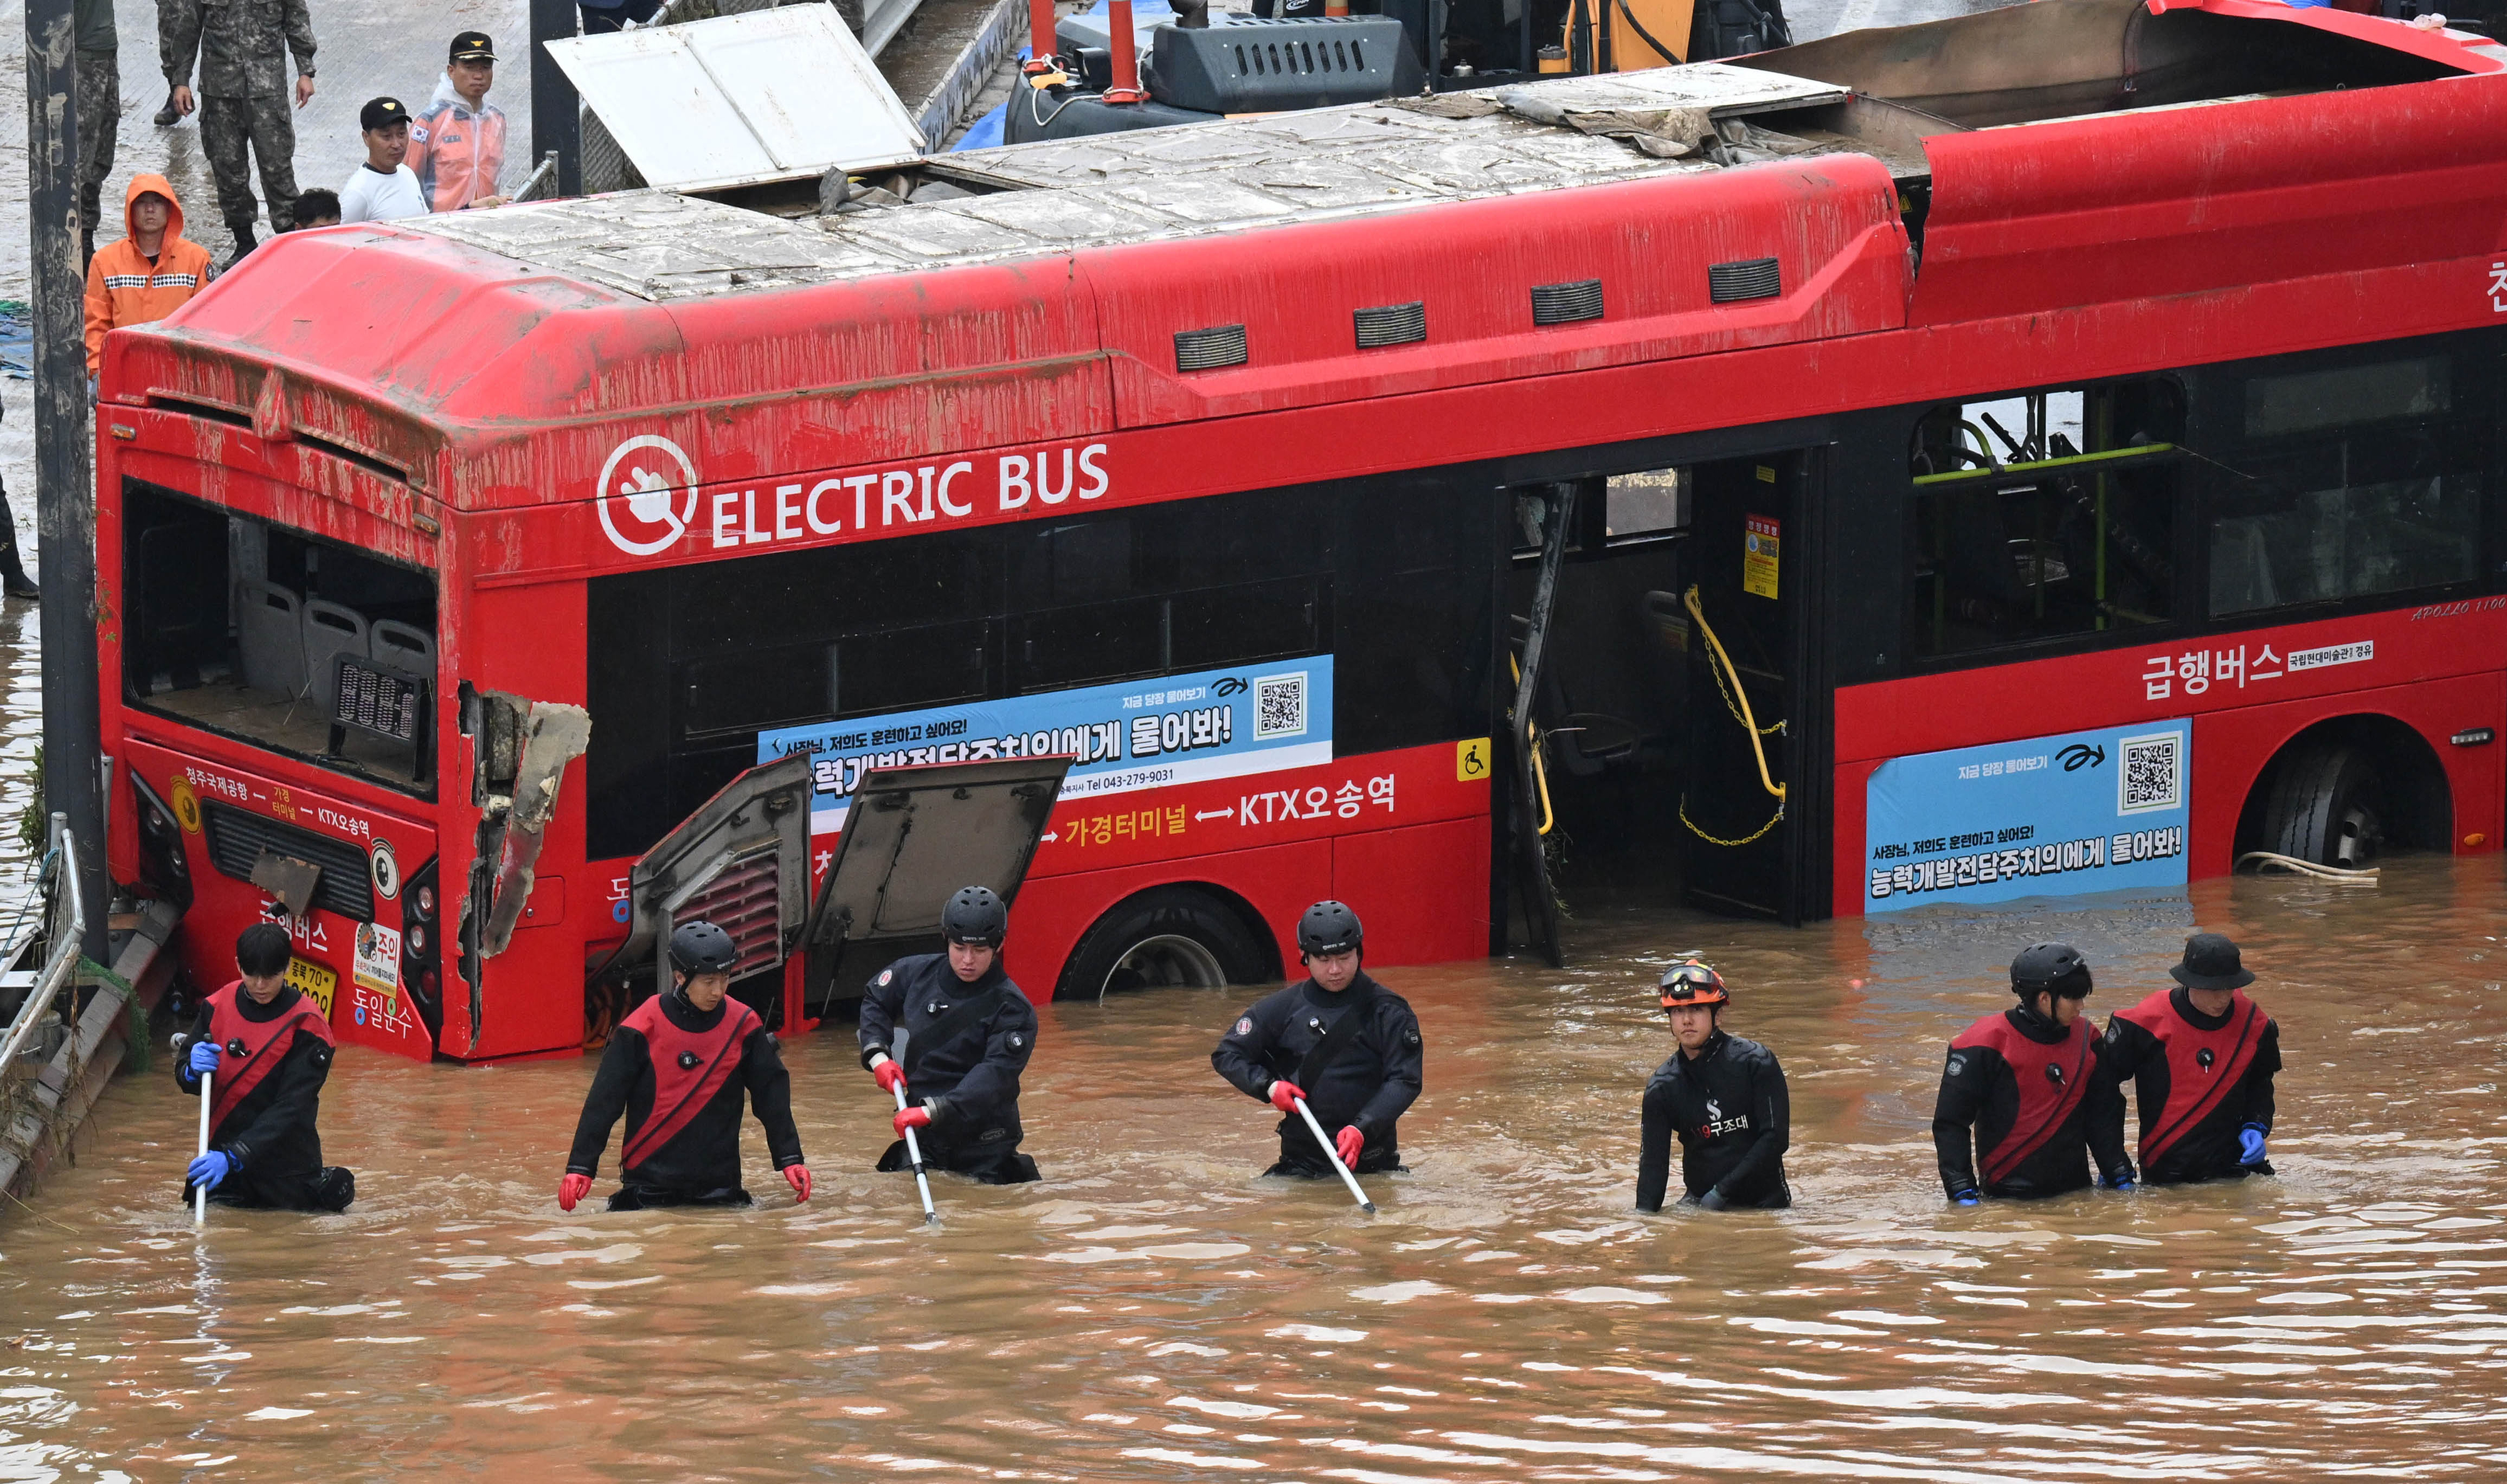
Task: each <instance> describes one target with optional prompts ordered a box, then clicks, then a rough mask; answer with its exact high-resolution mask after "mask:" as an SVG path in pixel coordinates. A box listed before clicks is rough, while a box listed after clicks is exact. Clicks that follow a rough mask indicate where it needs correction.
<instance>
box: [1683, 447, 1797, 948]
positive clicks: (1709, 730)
mask: <svg viewBox="0 0 2507 1484" xmlns="http://www.w3.org/2000/svg"><path fill="white" fill-rule="evenodd" d="M1820 462H1821V457H1820V453H1819V452H1818V451H1817V450H1797V451H1791V452H1781V453H1769V454H1757V455H1751V456H1745V457H1741V458H1728V459H1720V460H1716V461H1714V462H1710V463H1700V464H1698V465H1696V466H1694V468H1693V469H1692V471H1691V489H1692V496H1691V498H1692V504H1691V509H1690V524H1689V530H1690V541H1689V574H1690V579H1691V580H1690V583H1689V587H1688V588H1687V589H1686V590H1685V591H1684V592H1683V593H1682V594H1681V599H1682V606H1683V607H1684V608H1685V609H1686V610H1687V617H1688V618H1689V623H1690V627H1691V634H1690V640H1689V663H1690V668H1691V671H1692V673H1691V678H1690V683H1689V706H1688V713H1687V732H1686V743H1687V746H1686V749H1685V750H1686V757H1687V763H1688V767H1687V770H1686V772H1687V774H1688V778H1687V779H1686V781H1685V784H1684V787H1683V790H1682V797H1681V810H1680V819H1681V823H1682V825H1683V828H1682V830H1681V842H1682V851H1683V856H1682V862H1683V869H1682V873H1681V875H1682V882H1683V887H1684V894H1685V895H1686V896H1687V897H1688V899H1689V900H1690V901H1691V902H1694V903H1696V904H1697V905H1699V906H1703V907H1708V908H1712V909H1714V910H1717V911H1724V912H1740V913H1745V914H1750V915H1753V916H1762V917H1770V918H1774V919H1776V920H1777V921H1779V922H1782V923H1787V924H1789V925H1791V924H1798V923H1800V922H1801V921H1802V920H1803V919H1805V918H1815V917H1824V916H1826V915H1827V908H1826V904H1825V902H1824V901H1821V900H1818V899H1817V897H1816V893H1818V892H1820V891H1822V890H1823V889H1824V881H1823V866H1822V864H1821V863H1820V862H1819V860H1818V859H1817V858H1816V857H1817V854H1818V850H1817V847H1818V845H1819V843H1820V842H1821V841H1822V840H1824V839H1825V838H1826V837H1825V835H1824V833H1823V831H1824V828H1825V826H1824V824H1823V822H1822V821H1823V819H1824V816H1825V810H1824V808H1823V807H1822V803H1823V794H1822V792H1821V790H1820V789H1819V783H1818V778H1817V774H1818V770H1817V769H1816V768H1814V767H1812V766H1810V763H1811V760H1812V758H1813V755H1814V754H1815V753H1816V752H1817V750H1818V746H1817V742H1818V734H1819V726H1820V722H1819V718H1820V717H1821V716H1822V715H1823V714H1824V712H1825V706H1824V702H1825V692H1824V690H1823V689H1822V687H1821V683H1820V680H1821V677H1820V676H1819V675H1818V674H1817V673H1816V670H1817V668H1818V667H1817V655H1818V646H1817V644H1816V643H1815V642H1814V641H1813V639H1812V638H1811V637H1810V636H1811V635H1812V634H1814V633H1816V632H1817V631H1816V627H1815V619H1814V618H1813V616H1812V608H1813V605H1814V604H1815V603H1816V602H1817V600H1818V595H1817V594H1815V593H1814V592H1812V591H1811V588H1812V587H1813V584H1811V583H1810V582H1809V581H1808V580H1807V574H1808V573H1809V571H1810V570H1811V569H1812V563H1811V561H1808V560H1807V559H1808V555H1809V554H1808V551H1807V548H1808V546H1809V545H1810V543H1812V542H1814V541H1816V540H1817V539H1818V532H1817V526H1818V519H1817V516H1818V506H1817V499H1816V493H1817V488H1818V478H1819V467H1820Z"/></svg>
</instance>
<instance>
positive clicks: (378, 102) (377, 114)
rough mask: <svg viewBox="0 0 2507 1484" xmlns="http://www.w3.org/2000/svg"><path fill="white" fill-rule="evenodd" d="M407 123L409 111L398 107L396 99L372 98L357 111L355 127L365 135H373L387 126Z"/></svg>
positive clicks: (398, 102) (398, 103) (398, 100)
mask: <svg viewBox="0 0 2507 1484" xmlns="http://www.w3.org/2000/svg"><path fill="white" fill-rule="evenodd" d="M408 122H409V110H408V109H406V108H403V107H401V106H400V99H398V98H372V99H369V100H368V101H367V103H366V106H365V107H363V108H361V109H359V110H357V127H358V128H360V129H362V130H364V131H365V132H367V133H373V132H374V131H375V130H376V129H379V128H382V127H384V126H385V125H387V124H407V123H408Z"/></svg>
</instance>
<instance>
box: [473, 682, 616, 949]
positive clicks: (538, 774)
mask: <svg viewBox="0 0 2507 1484" xmlns="http://www.w3.org/2000/svg"><path fill="white" fill-rule="evenodd" d="M481 700H482V701H484V702H487V703H489V706H488V707H487V709H488V710H490V711H498V712H503V713H505V714H508V715H511V714H514V706H515V704H516V701H517V698H514V697H506V696H496V695H492V694H484V695H482V697H481ZM527 705H528V706H529V709H528V711H527V712H523V713H521V720H522V725H521V726H520V727H519V728H516V729H513V730H514V734H515V736H516V742H517V745H516V747H515V749H514V752H513V759H514V761H513V775H512V779H511V783H510V787H511V792H510V793H509V794H506V795H504V797H505V799H506V801H507V802H506V805H505V810H504V819H503V821H502V825H501V827H500V828H499V829H498V830H497V832H496V833H497V835H498V837H499V838H498V842H497V848H496V874H495V881H494V884H493V886H492V887H491V888H490V891H489V899H488V910H487V914H486V917H485V919H484V921H485V923H486V926H485V928H484V929H483V930H482V931H481V932H480V934H479V957H481V958H483V959H492V958H494V957H495V956H496V955H498V954H501V953H503V952H504V951H505V947H506V945H507V944H509V943H511V942H512V941H513V937H514V927H515V925H516V924H517V923H520V922H521V921H522V918H523V907H524V904H525V903H527V901H529V899H530V894H531V880H532V876H533V872H534V867H535V866H536V865H537V864H538V861H539V857H540V846H541V843H542V842H543V841H544V840H545V839H546V837H547V832H548V824H549V820H550V818H552V817H553V816H554V815H555V814H557V794H558V784H559V783H560V782H561V781H563V778H564V777H565V766H566V764H568V763H571V762H573V761H574V760H575V759H576V758H578V757H581V756H583V753H584V749H585V748H586V747H589V746H590V745H591V744H592V713H591V712H589V711H587V710H585V709H584V708H583V707H581V706H563V705H559V704H557V703H554V702H547V701H533V702H529V703H527ZM499 730H501V729H499ZM481 741H482V742H486V741H487V738H486V737H485V736H483V737H482V739H481ZM490 751H491V749H490V748H489V747H487V746H484V745H483V746H482V747H481V748H480V758H481V763H482V772H483V773H484V772H485V771H486V762H487V759H488V757H489V754H490ZM483 781H485V780H484V779H483Z"/></svg>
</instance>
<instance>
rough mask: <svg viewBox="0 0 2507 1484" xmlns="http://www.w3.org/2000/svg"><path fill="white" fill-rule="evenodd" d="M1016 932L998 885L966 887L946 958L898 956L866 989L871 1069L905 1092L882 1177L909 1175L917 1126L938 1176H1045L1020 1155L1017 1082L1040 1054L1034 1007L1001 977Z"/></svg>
mask: <svg viewBox="0 0 2507 1484" xmlns="http://www.w3.org/2000/svg"><path fill="white" fill-rule="evenodd" d="M1009 925H1010V914H1009V908H1008V907H1007V906H1005V905H1004V904H1003V903H1002V901H1001V899H1000V897H999V895H997V894H995V893H994V891H993V890H992V889H991V888H990V887H964V888H963V889H961V890H960V891H959V892H958V894H957V895H955V896H952V897H951V898H949V903H948V905H947V906H946V907H943V908H942V909H941V911H940V936H941V937H943V938H944V939H946V940H947V941H948V952H946V953H939V954H916V955H912V956H910V957H907V958H903V959H897V960H896V961H895V962H894V963H891V964H890V965H889V966H888V967H886V968H884V969H881V970H880V971H879V977H878V978H876V979H873V980H872V981H871V982H870V983H869V984H868V985H866V986H864V987H863V990H862V1003H861V1059H862V1066H864V1067H865V1068H869V1069H870V1074H871V1077H872V1079H873V1080H875V1081H876V1082H878V1083H879V1090H880V1091H881V1092H884V1093H887V1094H889V1095H890V1097H894V1096H895V1095H896V1092H897V1089H899V1088H903V1089H905V1105H904V1106H903V1107H901V1108H899V1109H897V1112H896V1116H895V1117H893V1118H891V1119H890V1120H889V1122H890V1126H891V1127H892V1128H894V1129H895V1131H896V1142H894V1143H892V1144H890V1145H889V1146H888V1152H887V1153H885V1154H883V1155H881V1156H880V1160H879V1167H878V1168H879V1171H880V1173H881V1174H883V1175H893V1174H895V1173H896V1172H897V1171H900V1170H904V1169H907V1168H909V1160H908V1155H907V1151H906V1147H905V1134H906V1131H907V1130H909V1129H911V1130H914V1131H915V1141H916V1143H917V1144H918V1145H919V1146H920V1147H921V1149H922V1152H923V1162H924V1164H925V1165H926V1166H927V1167H929V1168H931V1169H934V1170H949V1171H954V1172H956V1173H957V1174H960V1175H964V1176H972V1177H973V1178H975V1179H977V1180H980V1181H982V1182H983V1183H985V1184H987V1185H1018V1184H1024V1183H1025V1182H1027V1181H1029V1180H1033V1179H1037V1178H1040V1176H1038V1175H1037V1173H1036V1168H1035V1160H1033V1159H1030V1158H1029V1157H1028V1156H1026V1155H1024V1154H1021V1153H1020V1152H1019V1140H1022V1139H1025V1138H1026V1137H1027V1129H1026V1127H1025V1126H1024V1125H1022V1124H1021V1123H1020V1122H1019V1106H1018V1095H1019V1075H1020V1074H1021V1073H1022V1072H1024V1071H1026V1070H1027V1063H1028V1058H1030V1057H1032V1056H1034V1055H1035V1006H1034V1005H1032V1004H1030V1003H1028V998H1027V994H1026V992H1025V991H1023V990H1021V989H1020V988H1019V987H1018V986H1017V985H1016V984H1014V983H1012V982H1011V980H1010V976H1009V975H1008V974H1006V973H1004V972H1003V971H1002V969H1001V941H1002V939H1004V938H1006V937H1008V936H1009Z"/></svg>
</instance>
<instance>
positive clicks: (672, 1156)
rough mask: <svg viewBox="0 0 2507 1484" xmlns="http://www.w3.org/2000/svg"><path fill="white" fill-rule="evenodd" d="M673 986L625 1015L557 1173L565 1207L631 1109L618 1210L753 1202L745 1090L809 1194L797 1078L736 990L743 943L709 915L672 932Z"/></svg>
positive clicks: (582, 1191)
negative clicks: (744, 1166) (743, 1170)
mask: <svg viewBox="0 0 2507 1484" xmlns="http://www.w3.org/2000/svg"><path fill="white" fill-rule="evenodd" d="M669 952H670V955H671V969H672V987H671V992H670V993H669V994H667V995H654V996H653V997H652V998H650V999H647V1000H645V1001H644V1002H643V1003H642V1004H640V1005H637V1006H636V1008H635V1009H633V1010H631V1011H629V1012H628V1013H627V1017H626V1019H624V1020H621V1021H620V1022H619V1023H618V1029H617V1030H615V1031H612V1032H609V1047H608V1049H607V1050H606V1051H603V1052H602V1053H601V1055H600V1069H599V1071H597V1072H594V1073H593V1075H592V1091H591V1092H590V1093H588V1094H586V1095H585V1097H584V1100H583V1117H582V1118H581V1119H580V1120H578V1121H577V1122H576V1124H575V1126H574V1148H573V1150H572V1151H571V1152H570V1153H568V1154H567V1156H566V1161H565V1176H564V1177H563V1178H562V1179H560V1180H559V1181H558V1187H557V1204H558V1209H559V1210H560V1211H572V1210H574V1203H575V1202H577V1201H580V1200H582V1199H583V1198H584V1197H585V1196H586V1195H588V1194H590V1193H591V1191H592V1177H593V1176H595V1175H596V1174H598V1173H599V1170H600V1151H601V1150H602V1149H603V1148H605V1147H607V1145H608V1143H609V1130H610V1127H611V1126H612V1125H614V1124H616V1123H617V1122H618V1115H619V1114H621V1113H624V1114H626V1115H627V1141H626V1142H625V1143H624V1144H623V1145H621V1146H620V1148H619V1151H618V1164H619V1167H620V1171H621V1176H622V1177H621V1179H620V1181H619V1185H618V1188H617V1189H616V1190H615V1191H612V1192H611V1193H610V1196H609V1209H610V1210H611V1211H644V1210H647V1209H649V1208H652V1207H657V1206H746V1205H747V1204H749V1200H748V1192H747V1191H746V1190H745V1189H743V1188H742V1186H741V1183H740V1104H741V1099H742V1097H743V1095H744V1094H745V1096H746V1098H747V1100H748V1105H749V1106H750V1107H752V1108H754V1109H755V1110H756V1113H757V1121H758V1122H759V1123H761V1124H763V1125H764V1126H765V1128H766V1151H767V1153H768V1154H770V1155H772V1156H773V1157H774V1160H775V1168H776V1169H777V1170H779V1171H781V1172H782V1175H783V1182H784V1183H785V1184H787V1185H790V1186H791V1187H792V1199H793V1201H794V1202H795V1203H796V1204H797V1203H799V1202H802V1201H806V1200H808V1199H809V1198H810V1167H809V1166H808V1165H807V1164H804V1163H803V1162H802V1159H801V1131H800V1130H798V1129H796V1128H794V1127H793V1126H792V1074H791V1073H790V1072H788V1071H786V1070H784V1069H783V1053H782V1050H781V1047H779V1046H778V1045H777V1044H776V1041H775V1035H774V1033H773V1032H770V1031H768V1030H767V1029H766V1023H765V1022H764V1021H761V1020H759V1019H758V1018H757V1012H756V1011H754V1010H752V1009H750V1008H748V1006H746V1005H745V1004H742V1003H741V1002H740V1001H739V1000H737V999H731V998H729V997H728V996H729V995H730V993H731V974H732V970H733V969H734V968H736V967H738V966H739V963H740V945H739V944H737V943H735V942H733V941H732V937H731V934H729V933H727V932H725V931H723V930H722V929H721V928H719V927H716V926H715V925H714V924H713V923H702V922H700V923H685V924H683V925H681V926H680V927H679V928H678V929H677V930H675V931H673V932H672V934H671V942H670V950H669Z"/></svg>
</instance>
